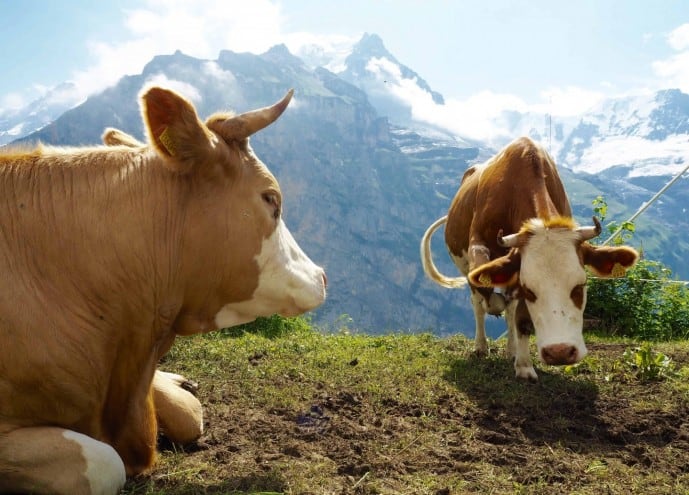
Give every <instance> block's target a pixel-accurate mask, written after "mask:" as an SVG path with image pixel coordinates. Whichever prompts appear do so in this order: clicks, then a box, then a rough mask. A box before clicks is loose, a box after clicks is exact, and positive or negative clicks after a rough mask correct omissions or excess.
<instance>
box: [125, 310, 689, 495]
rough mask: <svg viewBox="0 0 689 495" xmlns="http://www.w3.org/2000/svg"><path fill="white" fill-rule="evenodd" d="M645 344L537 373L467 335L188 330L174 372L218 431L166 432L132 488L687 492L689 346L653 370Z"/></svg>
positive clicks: (171, 360)
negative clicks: (175, 437)
mask: <svg viewBox="0 0 689 495" xmlns="http://www.w3.org/2000/svg"><path fill="white" fill-rule="evenodd" d="M589 340H591V339H589ZM635 345H638V344H634V345H632V344H629V345H625V344H624V343H619V342H618V343H609V342H601V341H597V342H594V343H590V344H589V348H590V351H591V352H590V354H589V356H588V357H587V358H586V360H585V361H584V362H583V363H582V364H581V365H579V366H577V367H574V368H564V369H562V368H552V367H546V366H543V365H539V371H538V373H539V377H540V379H539V383H537V384H533V383H525V382H520V381H517V380H516V379H515V378H514V377H513V369H512V366H511V365H510V364H509V363H508V362H507V360H506V359H505V358H504V347H503V342H502V341H500V342H498V343H495V342H494V343H492V346H491V355H490V356H489V357H488V358H486V359H478V358H476V357H474V356H473V353H472V343H471V342H470V341H468V340H467V339H465V338H464V337H461V336H456V337H451V338H444V339H439V338H436V337H432V336H430V335H427V334H423V335H387V336H378V337H376V336H363V335H354V334H349V333H348V332H347V331H346V329H345V330H342V331H340V332H338V333H335V334H323V333H320V332H314V331H312V330H310V329H309V328H308V327H305V326H303V325H302V324H300V323H297V327H296V329H294V328H292V329H289V328H287V329H286V330H284V329H283V330H282V332H280V331H277V333H276V332H273V333H270V332H269V333H267V334H261V333H258V334H255V333H241V332H235V333H233V334H225V335H222V334H217V333H216V334H210V335H207V336H204V337H195V338H191V339H181V340H178V341H177V344H176V346H175V347H174V348H173V351H172V352H171V354H170V355H169V356H168V358H167V359H166V361H165V362H164V363H163V365H162V368H163V369H165V370H168V371H176V372H179V373H182V374H185V375H186V376H188V377H190V378H192V379H193V380H195V381H197V382H198V383H199V392H198V395H199V398H200V400H201V402H202V403H203V404H204V408H205V414H206V419H205V427H206V431H205V434H204V436H203V437H202V438H201V440H200V442H198V443H197V444H194V445H190V446H187V447H185V448H181V447H179V446H171V445H170V444H169V443H166V442H165V441H164V439H163V440H161V443H160V448H161V455H160V459H159V463H158V465H157V467H156V468H155V469H154V470H153V471H152V472H151V473H150V474H148V475H145V476H141V477H139V478H137V479H134V480H130V481H129V482H128V483H127V486H126V487H125V490H124V493H125V494H126V495H158V494H161V495H162V494H165V495H176V494H180V495H181V494H191V493H194V494H196V493H206V494H220V493H222V494H237V495H239V494H248V493H253V494H259V493H263V494H266V495H267V494H289V495H306V494H319V495H325V494H344V493H347V494H360V495H364V494H370V495H373V494H381V495H393V494H394V495H399V494H415V495H424V494H428V495H460V494H465V493H481V494H484V493H494V494H524V493H529V494H544V495H545V494H548V495H549V494H552V493H578V494H581V495H599V494H601V493H607V494H611V495H629V494H640V495H642V494H643V495H646V494H654V495H660V494H668V495H670V494H679V493H685V492H686V488H687V486H689V474H688V473H687V465H689V423H687V413H688V412H689V395H688V394H689V389H688V388H687V381H686V377H687V373H689V346H687V344H686V343H683V344H653V352H656V351H662V352H663V353H665V354H666V355H668V356H669V357H671V358H672V359H673V361H672V362H671V364H669V365H663V366H658V367H657V370H659V371H660V372H661V375H660V376H659V378H658V379H657V380H648V379H644V378H643V376H644V375H639V374H637V371H638V370H637V369H635V368H634V367H633V366H631V364H630V363H631V362H632V361H633V358H630V357H625V356H624V351H625V349H627V348H629V349H633V348H634V346H635ZM663 373H664V374H663ZM673 374H674V377H672V376H670V375H673Z"/></svg>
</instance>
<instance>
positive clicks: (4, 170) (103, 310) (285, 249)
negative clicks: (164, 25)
mask: <svg viewBox="0 0 689 495" xmlns="http://www.w3.org/2000/svg"><path fill="white" fill-rule="evenodd" d="M291 97H292V92H291V91H290V92H289V93H288V94H287V95H286V96H285V97H284V98H283V99H282V100H281V101H280V102H278V103H276V104H275V105H273V106H271V107H267V108H264V109H260V110H256V111H252V112H248V113H245V114H241V115H238V116H232V115H229V114H216V115H213V116H211V117H210V118H209V119H208V120H207V121H206V122H205V123H204V122H202V121H201V120H199V118H198V116H197V114H196V111H195V110H194V108H193V106H192V105H191V104H190V103H189V102H188V101H187V100H185V99H184V98H182V97H181V96H179V95H177V94H176V93H174V92H172V91H169V90H166V89H162V88H158V87H151V88H148V89H147V90H145V91H144V92H143V93H142V97H141V100H142V113H143V118H144V121H145V127H146V131H147V134H148V141H149V144H148V145H143V144H142V143H138V142H137V141H135V140H134V141H132V142H126V141H124V142H121V143H120V144H121V145H116V146H111V147H95V148H72V149H63V148H49V147H38V148H36V149H34V150H29V151H27V150H9V151H3V152H2V153H1V154H0V191H1V192H0V201H1V202H2V207H1V208H0V273H2V277H1V278H0V492H28V493H59V494H114V493H117V491H118V490H119V489H120V488H121V487H122V486H123V484H124V481H125V475H134V474H137V473H140V472H142V471H144V470H145V469H147V468H148V467H150V466H151V465H152V463H153V461H154V457H155V447H156V436H157V432H158V428H161V429H163V430H164V431H165V433H166V435H167V436H168V437H170V439H171V440H173V441H180V442H185V441H189V440H193V439H195V438H197V437H198V436H200V435H201V433H202V431H203V419H202V412H201V405H200V404H199V402H198V400H197V399H196V398H195V397H194V396H193V395H191V394H190V393H189V392H187V391H186V390H184V389H183V388H182V387H181V386H180V385H181V384H182V382H183V381H184V378H183V377H180V376H179V375H173V374H169V373H163V372H160V371H156V364H157V363H158V360H159V359H160V358H161V356H163V355H164V354H165V353H166V352H167V351H168V349H169V348H170V346H171V345H172V343H173V341H174V339H175V337H176V336H177V335H189V334H194V333H199V332H208V331H211V330H215V329H218V328H223V327H227V326H232V325H236V324H239V323H243V322H247V321H251V320H253V319H254V318H256V317H257V316H262V315H271V314H274V313H279V314H281V315H285V316H293V315H297V314H300V313H303V312H305V311H308V310H310V309H313V308H315V307H316V306H318V305H320V304H321V303H322V302H323V301H324V299H325V290H326V278H325V273H324V271H323V269H322V268H320V267H318V266H316V265H315V264H314V263H313V262H312V261H311V260H310V259H309V258H308V257H307V256H306V255H305V254H304V253H303V252H302V250H301V249H300V248H299V246H298V245H297V243H296V242H295V241H294V239H293V238H292V236H291V235H290V233H289V231H288V230H287V228H286V227H285V224H284V223H283V220H282V196H281V193H280V187H279V185H278V183H277V181H276V180H275V177H273V175H272V174H271V173H270V171H269V170H268V169H267V168H266V166H265V165H264V164H263V163H262V162H261V161H260V160H259V159H258V158H257V157H256V156H255V155H254V153H253V151H252V150H251V147H250V146H249V141H248V138H249V136H250V135H251V134H253V133H255V132H257V131H259V130H260V129H262V128H264V127H266V126H267V125H269V124H271V123H272V122H274V121H275V120H276V119H277V118H278V117H279V116H280V115H281V114H282V112H283V111H284V110H285V108H286V107H287V105H288V103H289V101H290V99H291ZM111 144H112V143H111Z"/></svg>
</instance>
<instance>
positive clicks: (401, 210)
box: [0, 35, 689, 335]
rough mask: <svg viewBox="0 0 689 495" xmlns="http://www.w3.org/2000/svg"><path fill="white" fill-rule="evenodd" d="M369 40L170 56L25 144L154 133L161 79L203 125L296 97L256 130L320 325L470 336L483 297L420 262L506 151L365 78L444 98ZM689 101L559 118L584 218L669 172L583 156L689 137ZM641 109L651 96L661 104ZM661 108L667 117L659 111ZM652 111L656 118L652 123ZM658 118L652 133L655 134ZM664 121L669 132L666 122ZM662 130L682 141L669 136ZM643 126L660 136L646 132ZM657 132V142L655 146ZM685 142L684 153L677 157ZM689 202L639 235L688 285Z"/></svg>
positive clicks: (671, 208) (525, 123)
mask: <svg viewBox="0 0 689 495" xmlns="http://www.w3.org/2000/svg"><path fill="white" fill-rule="evenodd" d="M367 36H368V37H366V38H364V39H362V41H365V43H364V44H363V45H362V46H360V47H359V49H358V51H357V53H356V57H354V58H351V59H350V58H349V57H348V58H347V60H349V62H350V63H351V64H352V65H351V66H349V67H347V66H346V67H344V68H342V70H341V71H340V72H333V71H331V70H329V69H326V68H324V67H315V68H312V67H310V66H309V65H308V64H307V63H305V62H304V61H303V60H302V59H300V58H299V57H297V56H295V55H294V54H292V53H291V52H290V51H289V49H288V48H287V47H286V46H284V45H277V46H275V47H272V48H271V49H269V50H268V51H267V52H265V53H263V54H260V55H254V54H249V53H235V52H232V51H230V50H222V51H221V52H220V53H219V55H218V58H217V59H216V60H204V59H197V58H194V57H191V56H188V55H185V54H183V53H182V52H179V51H177V52H175V53H173V54H169V55H159V56H156V57H155V58H154V59H152V60H151V61H150V62H149V63H148V64H147V65H146V66H145V68H144V69H143V71H142V73H141V74H138V75H129V76H125V77H123V78H122V79H120V81H119V82H118V83H117V84H115V85H114V86H112V87H110V88H107V89H106V90H104V91H102V92H100V93H98V94H95V95H92V96H91V97H89V98H88V99H87V100H86V101H84V102H83V103H81V104H79V105H77V106H75V107H74V108H71V109H69V110H67V111H66V112H64V113H62V114H61V115H60V116H59V117H58V118H56V119H55V120H54V121H53V122H51V123H50V124H48V125H46V126H44V127H43V128H41V129H40V130H39V131H36V132H33V133H30V134H28V135H26V136H24V137H22V138H21V141H23V142H27V141H36V140H41V141H43V142H45V143H48V144H57V145H80V144H95V143H98V142H99V141H100V134H101V133H102V131H103V128H104V127H107V126H114V127H119V128H121V129H122V130H124V131H126V132H129V133H131V134H133V135H135V136H137V137H138V138H140V139H143V127H142V125H141V117H140V111H139V108H138V103H137V95H138V93H139V91H140V90H141V88H142V87H143V86H144V85H146V84H156V83H157V84H163V85H168V86H170V87H172V88H173V89H176V90H178V91H180V92H182V93H183V94H184V95H185V96H186V97H187V98H189V99H190V100H191V101H193V102H194V104H195V106H196V108H197V110H198V112H199V115H200V116H201V117H202V118H204V117H206V116H208V115H210V113H212V112H215V111H218V110H227V109H231V110H235V111H238V112H241V111H245V110H251V109H254V108H258V107H260V106H264V105H267V104H270V103H273V102H274V101H277V100H278V99H279V98H280V97H282V96H283V95H284V93H285V91H286V90H287V89H288V88H290V87H292V88H295V96H294V99H293V102H292V104H291V105H290V107H288V109H287V111H286V112H285V114H284V115H283V117H282V118H281V119H280V120H279V121H278V122H277V123H276V124H274V125H272V126H269V127H268V128H267V129H265V130H264V131H262V132H260V133H258V134H257V135H255V136H253V137H252V145H253V147H254V149H255V150H256V153H257V155H258V156H259V157H260V158H261V159H262V160H263V161H265V163H266V164H267V165H268V166H269V168H271V170H273V172H274V173H275V174H276V176H277V177H278V180H279V181H280V184H281V186H282V188H283V190H284V194H285V215H286V220H287V223H288V225H289V226H290V228H291V229H292V231H293V233H294V235H295V237H296V238H297V239H298V240H299V242H300V244H302V246H303V247H304V249H305V250H306V252H307V253H309V255H310V256H311V257H312V258H313V259H314V260H315V261H317V262H320V263H323V264H324V265H325V267H326V269H327V270H328V276H329V279H330V282H331V283H330V287H331V289H330V295H329V298H328V301H327V302H326V304H325V305H324V306H323V307H322V308H321V309H320V310H318V311H317V312H316V313H315V319H316V321H317V322H319V323H322V324H325V325H327V324H330V323H332V322H334V321H336V320H338V318H340V317H341V316H342V315H343V314H346V315H349V316H350V317H351V318H352V319H353V320H354V325H356V326H357V327H359V328H364V329H366V331H374V329H375V331H389V330H400V329H411V330H424V329H432V330H433V331H434V332H435V333H438V334H444V333H454V332H456V331H462V332H463V333H466V334H468V335H471V334H472V333H473V320H472V316H471V309H470V303H469V294H468V291H448V290H446V289H442V288H439V287H437V286H435V285H433V283H432V282H430V281H428V280H427V279H426V278H425V277H424V275H423V272H422V270H421V267H420V262H419V260H418V242H419V240H420V238H421V236H422V234H423V232H424V230H425V229H426V227H427V226H428V225H429V224H430V223H431V222H432V221H433V220H435V219H436V218H437V217H439V216H441V215H443V214H444V213H445V212H446V211H447V208H448V206H449V202H450V200H451V199H452V197H453V196H454V193H455V191H456V189H457V187H458V184H459V180H460V179H461V177H462V175H463V172H464V170H465V169H466V168H467V167H468V166H469V165H471V164H472V163H475V162H477V161H482V160H485V159H487V158H488V157H490V156H491V154H493V153H494V152H495V151H496V150H495V148H493V147H491V146H489V145H487V144H485V143H482V142H480V141H476V140H471V139H466V138H463V137H462V136H455V135H452V134H451V133H449V132H447V131H444V130H443V129H439V128H438V127H437V126H434V125H429V124H428V123H425V122H422V121H419V120H418V119H416V118H415V117H414V115H413V114H412V112H411V111H410V109H409V107H408V105H407V103H406V102H405V101H404V100H401V99H400V98H399V97H398V96H397V95H395V94H387V95H386V94H385V93H384V91H385V90H386V87H387V86H388V85H386V84H385V82H384V80H381V79H380V78H378V77H376V75H375V74H369V73H366V71H368V69H366V67H369V65H368V63H367V62H366V60H367V57H368V60H374V59H375V60H377V61H380V60H381V59H383V58H384V59H385V60H386V62H385V63H386V64H392V65H388V66H387V68H388V69H389V70H394V71H395V73H396V74H397V73H398V74H400V75H401V76H403V75H404V74H406V75H407V76H408V77H406V78H403V79H405V81H406V84H418V85H419V86H418V87H419V89H420V90H421V91H426V92H429V94H431V93H430V92H432V89H431V88H430V86H428V85H427V83H425V81H423V79H422V78H420V76H418V75H417V74H416V73H415V72H413V71H412V70H411V69H408V68H407V69H408V71H406V70H404V68H403V67H402V66H401V64H399V62H397V61H396V59H395V58H394V57H393V56H392V55H390V54H389V53H388V52H387V50H385V47H384V45H383V43H382V40H380V38H379V37H377V36H375V37H374V35H367ZM367 49H368V50H369V52H370V53H369V52H367V51H366V50H367ZM382 50H385V51H384V52H383V51H382ZM350 57H351V55H350ZM394 64H398V69H395V68H394ZM352 67H357V68H358V69H357V70H358V71H359V72H360V71H362V70H363V71H364V73H359V72H357V70H354V69H352ZM369 72H370V71H369ZM358 73H359V75H360V76H361V77H359V76H357V74H358ZM657 98H661V97H660V96H657ZM685 98H689V97H687V95H684V93H681V92H677V91H673V90H668V91H667V92H665V93H663V94H662V99H661V101H660V103H659V104H658V105H659V106H658V105H656V106H655V107H652V108H651V107H648V108H645V113H643V112H640V111H637V113H636V114H634V109H633V108H631V107H630V108H629V109H628V110H629V111H628V112H627V113H624V114H621V113H619V112H620V111H621V110H620V109H621V108H622V106H621V105H622V103H623V102H617V103H615V102H612V103H611V105H612V106H613V107H614V106H615V104H617V105H618V107H617V111H618V115H617V117H618V118H617V120H616V121H615V120H614V119H612V120H611V116H610V115H606V114H603V116H602V117H600V116H598V117H596V114H591V116H588V117H582V118H581V119H572V120H569V121H567V122H563V123H558V122H557V121H556V122H554V127H555V128H556V129H555V133H554V138H555V139H554V140H552V141H551V143H552V145H553V147H552V148H553V149H552V152H553V155H554V156H555V157H556V158H557V161H558V164H559V165H560V168H561V175H562V177H563V180H564V182H565V184H566V188H567V191H568V194H569V196H570V199H571V202H572V205H573V210H574V212H575V215H576V216H577V218H579V219H580V220H581V221H582V222H589V221H590V218H591V215H592V213H593V212H592V208H591V200H592V199H594V198H595V197H596V196H598V195H602V196H604V197H605V198H606V201H607V202H608V204H609V217H610V218H614V219H615V220H618V221H621V220H624V219H626V218H627V217H628V215H629V214H631V212H633V211H634V210H636V208H638V206H640V205H641V204H643V202H644V201H647V200H648V199H649V198H650V196H651V195H652V194H653V192H655V190H657V189H658V188H659V187H660V186H661V185H662V184H663V183H664V182H665V181H666V180H667V178H668V176H667V174H665V175H663V174H660V175H658V174H655V175H646V176H644V175H639V176H634V175H632V174H630V171H633V170H634V165H635V164H634V163H632V164H629V163H620V164H616V165H614V166H611V167H608V168H605V169H603V170H598V171H596V173H595V174H591V173H588V172H587V171H586V170H585V167H583V166H580V167H579V169H578V170H577V166H578V165H581V163H582V160H583V159H590V158H591V157H590V156H589V155H586V153H589V154H590V153H591V149H593V148H591V146H589V147H588V148H587V147H585V146H583V144H585V143H587V142H588V143H594V144H595V145H596V146H601V144H600V143H603V144H605V145H609V142H610V141H608V140H612V139H613V138H616V139H617V138H619V139H621V138H620V136H625V135H626V136H628V137H630V138H634V139H644V140H645V141H644V144H645V143H646V141H648V142H655V143H661V144H666V143H667V142H668V139H670V138H672V139H676V140H678V142H679V141H681V139H686V137H687V135H686V132H689V129H688V130H687V131H686V132H685V130H684V129H685V127H684V125H685V123H686V121H685V120H684V119H685V115H686V113H687V109H686V107H685ZM434 101H435V100H434ZM439 101H441V100H439ZM442 101H444V100H442ZM639 101H643V102H646V103H648V102H649V101H651V99H650V97H645V99H643V98H641V99H640V100H639ZM656 103H658V102H656ZM656 108H659V109H660V110H659V111H658V112H657V113H655V114H653V111H654V110H655V109H656ZM644 115H647V116H648V117H646V120H645V121H644V120H643V119H644ZM651 115H653V117H651ZM622 117H624V119H622ZM632 117H634V118H636V119H638V120H639V122H640V123H639V125H637V126H636V127H634V129H635V132H636V134H634V133H633V132H629V133H627V134H624V132H623V131H624V130H625V129H627V128H628V129H631V128H632V127H633V126H632V124H633V122H632V120H633V119H632ZM510 118H511V119H512V122H513V124H514V126H513V130H514V133H515V137H516V135H522V134H525V135H531V136H532V137H534V138H536V139H537V140H539V141H541V142H542V143H544V137H545V133H544V130H545V129H544V126H542V125H541V126H538V125H537V122H538V117H537V116H528V115H523V114H522V115H512V116H511V117H510ZM649 119H653V120H649ZM663 119H666V120H663ZM541 122H543V121H541ZM606 123H608V124H611V123H615V125H617V127H614V129H615V132H616V133H617V134H604V133H601V129H602V128H603V129H607V128H605V124H606ZM644 123H646V124H648V126H647V127H648V129H645V128H643V124H644ZM654 123H655V124H658V125H656V126H655V127H654V126H653V125H654ZM623 124H625V125H627V127H624V125H623ZM660 124H663V125H662V126H661V125H660ZM673 125H674V127H672V126H673ZM558 126H559V127H558ZM642 128H643V129H642ZM663 129H664V130H665V131H667V132H668V134H667V135H665V136H664V137H663V135H662V133H661V131H662V130H663ZM668 129H672V132H670V131H669V130H668ZM1 130H2V127H0V131H1ZM642 131H643V132H646V134H645V135H641V134H639V133H641V132H642ZM656 131H657V134H653V136H654V138H655V139H650V138H649V139H646V138H647V137H648V135H649V133H651V132H656ZM675 131H678V132H675ZM679 131H681V132H679ZM545 142H546V143H547V141H545ZM680 144H681V143H680ZM685 149H686V148H682V147H680V148H678V153H681V152H684V151H685ZM577 153H579V154H577ZM587 156H588V158H587ZM601 156H602V155H601ZM570 157H572V158H570ZM665 158H666V159H667V160H669V161H670V166H669V167H666V169H667V172H668V173H670V172H671V169H673V170H674V168H673V167H675V166H679V165H681V163H675V161H676V160H677V159H679V156H678V155H670V157H669V158H667V157H665ZM568 160H570V161H571V163H574V164H575V166H574V167H573V168H570V167H569V166H567V163H569V162H568ZM576 160H578V161H576ZM563 162H564V165H563ZM686 208H689V194H687V185H686V184H684V183H683V181H680V183H679V184H678V185H677V186H675V187H673V189H672V190H671V191H669V193H668V195H667V196H665V197H664V198H663V200H662V201H661V202H659V203H658V204H657V205H656V206H654V207H653V208H651V209H649V212H648V213H647V214H646V216H645V217H642V218H641V219H640V220H639V222H638V225H637V227H638V228H637V234H636V235H637V236H638V239H639V241H636V240H635V241H634V242H641V243H642V244H643V248H644V251H645V252H646V253H648V255H649V256H650V257H653V258H654V259H660V260H661V261H663V262H665V263H667V264H669V265H670V266H671V267H672V268H673V270H674V271H675V272H676V273H677V274H679V275H680V276H682V277H687V276H689V270H687V268H686V266H685V265H686V264H685V263H684V261H683V260H684V259H685V258H686V255H689V236H688V235H686V234H685V233H686V232H689V221H687V220H686V219H685V218H684V216H683V215H678V214H677V213H676V212H682V211H686ZM442 244H443V243H442V236H441V235H440V234H438V235H437V237H436V239H435V243H434V253H435V258H436V263H437V264H438V265H439V267H440V268H441V270H443V271H444V272H446V273H448V274H454V273H456V272H457V271H456V268H455V267H454V266H453V265H452V264H451V262H450V261H449V258H448V257H447V256H446V254H445V250H444V249H443V247H442ZM493 323H494V324H495V322H493ZM494 328H495V329H496V330H495V332H501V331H502V325H500V324H499V323H498V324H497V325H494Z"/></svg>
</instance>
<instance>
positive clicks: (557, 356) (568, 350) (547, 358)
mask: <svg viewBox="0 0 689 495" xmlns="http://www.w3.org/2000/svg"><path fill="white" fill-rule="evenodd" d="M541 357H542V358H543V362H544V363H546V364H553V365H556V366H561V365H563V364H574V363H576V362H577V361H578V360H579V352H578V351H577V348H576V347H574V346H573V345H570V344H553V345H549V346H547V347H544V348H543V349H541Z"/></svg>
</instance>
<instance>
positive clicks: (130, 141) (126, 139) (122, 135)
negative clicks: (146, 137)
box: [101, 127, 146, 148]
mask: <svg viewBox="0 0 689 495" xmlns="http://www.w3.org/2000/svg"><path fill="white" fill-rule="evenodd" d="M101 139H102V140H103V144H104V145H106V146H128V147H129V148H143V147H145V146H146V145H145V144H144V143H142V142H141V141H139V140H138V139H136V138H135V137H134V136H131V135H130V134H127V133H126V132H123V131H121V130H119V129H115V128H114V127H107V128H106V129H105V130H104V131H103V135H102V136H101Z"/></svg>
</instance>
